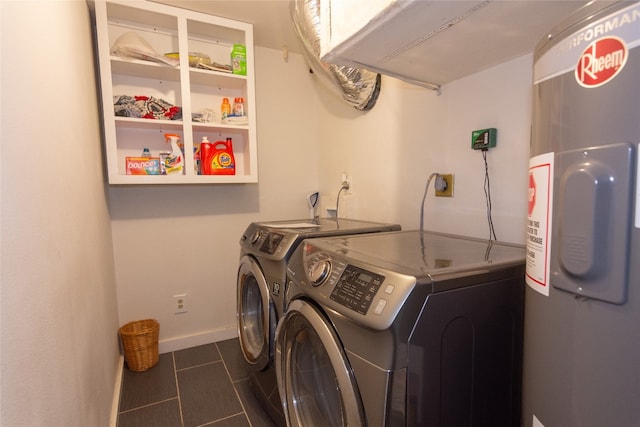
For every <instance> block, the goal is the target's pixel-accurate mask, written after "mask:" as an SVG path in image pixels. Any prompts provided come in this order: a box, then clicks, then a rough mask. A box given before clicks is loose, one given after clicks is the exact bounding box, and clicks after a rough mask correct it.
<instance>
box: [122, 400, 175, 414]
mask: <svg viewBox="0 0 640 427" xmlns="http://www.w3.org/2000/svg"><path fill="white" fill-rule="evenodd" d="M174 399H178V405H179V404H180V399H179V398H178V396H176V397H169V398H168V399H162V400H157V401H155V402H151V403H147V404H146V405H141V406H136V407H135V408H130V409H125V410H124V411H120V412H118V416H120V415H122V414H126V413H129V412H133V411H137V410H139V409H144V408H149V407H151V406H155V405H159V404H161V403H165V402H170V401H172V400H174Z"/></svg>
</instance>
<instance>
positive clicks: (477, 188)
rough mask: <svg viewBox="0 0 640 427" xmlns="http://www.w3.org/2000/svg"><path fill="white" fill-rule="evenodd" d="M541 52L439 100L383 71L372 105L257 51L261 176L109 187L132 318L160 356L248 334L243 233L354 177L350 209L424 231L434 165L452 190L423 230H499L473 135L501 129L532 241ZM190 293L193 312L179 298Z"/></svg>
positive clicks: (495, 154)
mask: <svg viewBox="0 0 640 427" xmlns="http://www.w3.org/2000/svg"><path fill="white" fill-rule="evenodd" d="M530 69H531V56H524V57H521V58H518V59H516V60H513V61H510V62H508V63H505V64H502V65H500V66H497V67H494V68H492V69H489V70H485V71H483V72H480V73H477V74H475V75H473V76H470V77H468V78H465V79H461V80H459V81H456V82H453V83H451V84H448V85H446V86H445V87H444V88H443V91H442V94H441V95H440V96H438V95H436V94H435V93H434V92H432V91H429V90H427V89H423V88H420V87H416V86H412V85H408V84H405V83H403V82H400V81H399V80H396V79H392V78H383V81H382V91H381V94H380V98H379V99H378V102H377V104H376V105H375V107H374V108H373V109H372V110H371V111H369V112H360V111H357V110H355V109H354V108H352V107H351V106H349V105H348V104H346V103H345V102H343V101H342V100H340V99H339V98H338V97H337V96H336V95H335V94H334V93H333V92H331V91H329V90H328V89H327V88H326V87H324V86H323V83H321V82H319V81H318V80H317V79H316V78H315V77H314V76H313V75H312V74H309V73H308V69H307V67H306V65H305V63H304V60H303V59H302V56H301V55H296V54H290V55H289V62H285V61H284V60H283V58H282V54H281V52H280V51H276V50H272V49H265V48H257V49H256V70H257V72H256V73H257V76H256V78H257V81H256V92H257V111H258V117H257V120H258V158H259V184H249V185H203V186H197V185H194V186H173V187H172V186H167V187H150V186H144V187H128V186H121V187H111V188H110V189H109V198H110V206H111V217H112V230H113V239H114V252H115V262H116V272H117V289H118V307H119V313H120V323H121V324H123V323H126V322H128V321H131V320H136V319H143V318H147V317H153V318H156V319H158V321H159V322H160V342H161V345H160V351H161V352H166V351H170V350H175V349H179V348H185V347H188V346H193V345H198V344H203V343H207V342H212V341H217V340H222V339H226V338H229V337H232V336H235V335H236V317H235V313H236V305H235V304H236V273H237V265H238V256H239V251H240V250H239V245H238V240H239V238H240V236H241V234H242V232H243V231H244V229H245V228H246V226H247V225H248V224H249V223H250V222H253V221H261V220H274V219H292V218H303V217H305V216H306V215H307V213H308V209H307V206H306V202H305V196H306V195H307V194H309V193H310V192H311V191H314V190H319V191H320V192H321V197H322V198H321V207H322V208H323V209H324V208H327V207H335V198H336V195H337V192H338V190H339V186H340V178H341V173H342V172H343V171H344V172H347V173H348V174H349V175H350V176H351V179H352V189H351V194H348V195H345V196H344V197H343V198H342V199H341V202H340V215H341V216H345V217H350V218H359V219H367V220H375V221H385V222H395V223H400V224H401V225H402V227H403V228H404V229H415V228H417V227H418V223H419V212H420V203H421V200H422V195H423V192H424V186H425V183H426V180H427V177H428V176H429V174H431V173H432V172H441V173H453V174H455V190H454V197H453V198H435V197H434V196H433V188H430V189H429V196H428V198H427V202H426V215H425V227H426V228H427V229H437V230H442V231H445V232H453V233H460V234H467V235H472V236H477V237H484V238H486V237H488V226H487V219H486V205H485V197H484V190H483V182H484V164H483V161H482V156H481V154H480V152H477V151H473V150H471V148H470V146H471V131H472V130H475V129H480V128H487V127H496V128H497V129H498V146H497V148H495V149H493V150H491V151H490V152H489V153H488V161H489V168H490V178H491V190H492V201H493V222H494V225H495V228H496V233H497V236H498V238H499V239H501V240H505V241H509V242H515V243H523V242H524V221H525V213H526V210H525V207H526V205H525V203H526V202H525V201H526V178H527V158H528V146H529V120H530V104H531V99H530V96H531V95H530V93H531V90H530V88H531V71H530ZM182 293H187V295H188V296H187V304H188V313H183V314H174V301H173V295H176V294H182Z"/></svg>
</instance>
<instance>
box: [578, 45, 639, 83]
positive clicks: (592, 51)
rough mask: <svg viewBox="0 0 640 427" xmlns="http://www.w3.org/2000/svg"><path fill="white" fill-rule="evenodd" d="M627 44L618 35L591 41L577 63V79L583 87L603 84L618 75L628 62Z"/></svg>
mask: <svg viewBox="0 0 640 427" xmlns="http://www.w3.org/2000/svg"><path fill="white" fill-rule="evenodd" d="M627 56H629V55H628V54H627V46H626V45H625V44H624V41H622V39H619V38H618V37H604V38H601V39H598V40H596V41H594V42H593V43H591V44H590V45H589V46H588V47H587V48H586V49H585V50H584V52H582V55H580V58H579V59H578V64H577V65H576V71H575V76H576V81H577V82H578V84H579V85H580V86H582V87H586V88H593V87H598V86H602V85H603V84H605V83H607V82H608V81H609V80H612V79H613V78H614V77H615V76H617V75H618V73H619V72H620V71H622V68H624V65H625V64H626V63H627Z"/></svg>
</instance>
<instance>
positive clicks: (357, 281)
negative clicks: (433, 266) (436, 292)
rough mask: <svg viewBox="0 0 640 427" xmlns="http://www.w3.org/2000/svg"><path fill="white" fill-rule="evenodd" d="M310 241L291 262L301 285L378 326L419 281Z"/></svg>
mask: <svg viewBox="0 0 640 427" xmlns="http://www.w3.org/2000/svg"><path fill="white" fill-rule="evenodd" d="M308 242H309V241H307V242H306V243H305V244H303V245H300V247H298V249H296V252H295V253H294V255H293V256H292V258H291V259H290V262H289V264H288V265H287V274H288V275H289V277H290V279H292V281H293V283H294V284H295V285H297V288H298V289H299V290H301V291H302V292H303V293H304V294H306V295H308V296H310V297H311V298H313V299H314V300H316V301H318V302H321V303H322V304H323V305H326V306H327V307H329V308H332V309H333V310H335V311H337V312H339V313H341V314H343V315H345V316H347V317H349V318H350V319H353V320H356V321H359V322H360V323H362V324H364V325H366V326H369V327H371V328H374V329H380V330H382V329H386V328H388V327H389V326H390V325H391V324H392V323H393V321H394V319H395V317H396V316H397V314H398V312H399V311H400V309H401V308H402V305H403V304H404V302H405V301H406V299H407V298H408V296H409V294H410V293H411V292H412V290H413V288H414V287H415V285H416V278H415V277H414V276H407V275H405V274H400V273H398V272H395V271H393V270H388V269H384V268H382V267H380V266H375V265H371V264H368V263H363V262H359V261H357V260H355V259H347V258H346V257H344V256H343V254H338V253H330V252H326V251H322V250H317V249H316V248H314V247H313V246H312V245H311V244H310V243H308Z"/></svg>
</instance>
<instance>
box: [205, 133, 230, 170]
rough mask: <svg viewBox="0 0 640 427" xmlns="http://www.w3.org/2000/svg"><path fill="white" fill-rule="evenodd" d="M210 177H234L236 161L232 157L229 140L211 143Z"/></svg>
mask: <svg viewBox="0 0 640 427" xmlns="http://www.w3.org/2000/svg"><path fill="white" fill-rule="evenodd" d="M210 165H211V174H212V175H235V174H236V161H235V158H234V157H233V144H232V141H231V138H227V140H226V141H216V142H214V143H213V153H212V156H211V163H210Z"/></svg>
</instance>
